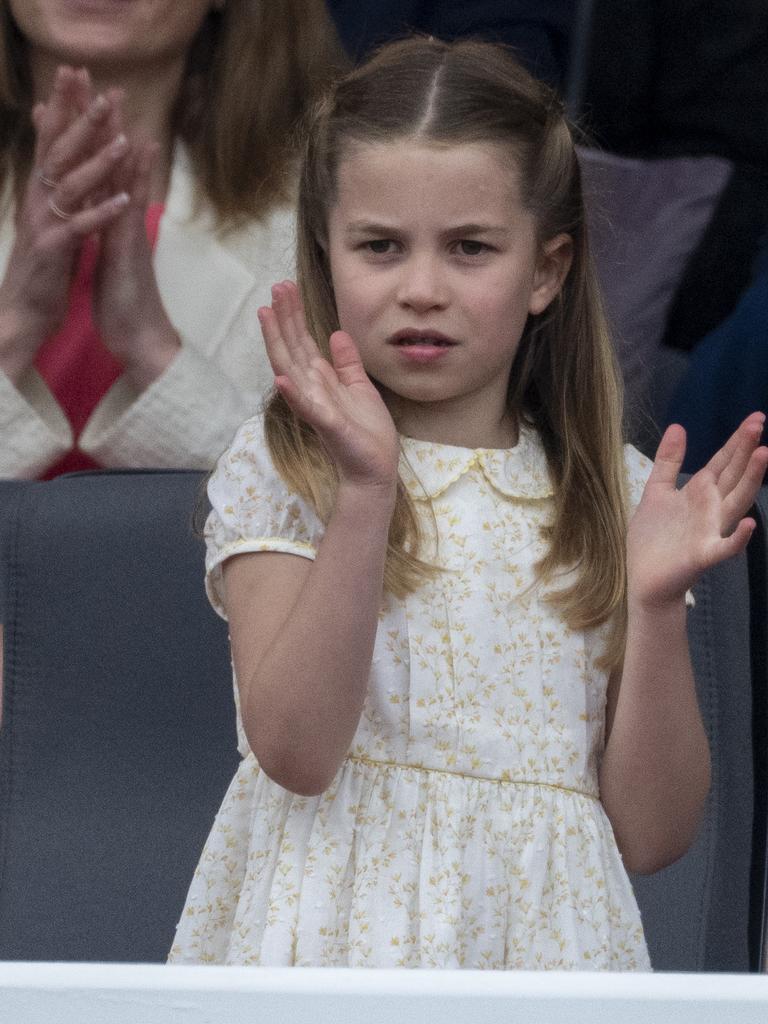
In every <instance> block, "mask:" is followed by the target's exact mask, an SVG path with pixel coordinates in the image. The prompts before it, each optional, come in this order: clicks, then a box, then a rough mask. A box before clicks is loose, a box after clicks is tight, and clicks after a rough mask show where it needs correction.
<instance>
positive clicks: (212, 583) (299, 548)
mask: <svg viewBox="0 0 768 1024" xmlns="http://www.w3.org/2000/svg"><path fill="white" fill-rule="evenodd" d="M208 498H209V500H210V503H211V511H210V513H209V515H208V519H207V521H206V524H205V544H206V555H205V570H206V577H205V586H206V592H207V594H208V598H209V600H210V602H211V604H212V605H213V607H214V609H215V610H216V612H217V613H218V614H219V615H220V616H221V617H222V618H224V619H226V617H227V615H226V611H225V599H224V598H225V595H224V580H223V574H222V565H223V563H224V562H225V561H226V559H227V558H230V557H231V556H232V555H239V554H243V553H245V552H253V551H281V552H284V553H286V554H291V555H299V556H300V557H302V558H310V559H314V557H315V553H316V551H317V546H318V544H319V542H320V539H321V538H322V535H323V530H324V527H323V524H322V522H321V521H320V519H319V518H318V516H317V514H316V513H315V511H314V509H313V508H312V507H311V506H310V505H309V504H308V503H307V502H306V501H304V499H303V498H301V497H299V496H298V495H297V494H294V493H293V492H291V491H290V490H289V489H288V487H287V486H286V485H285V483H284V482H283V480H282V478H281V477H280V475H279V474H278V472H277V470H276V469H275V467H274V465H273V463H272V460H271V458H270V454H269V449H268V448H267V444H266V440H265V436H264V423H263V419H262V417H261V416H257V417H252V418H251V419H248V420H246V421H245V423H243V425H242V426H241V427H240V429H239V430H238V432H237V434H236V435H235V439H234V441H233V442H232V445H231V447H230V448H229V449H228V451H226V452H225V453H224V455H222V456H221V458H220V459H219V461H218V463H217V465H216V469H215V470H214V472H213V474H212V475H211V477H210V479H209V481H208Z"/></svg>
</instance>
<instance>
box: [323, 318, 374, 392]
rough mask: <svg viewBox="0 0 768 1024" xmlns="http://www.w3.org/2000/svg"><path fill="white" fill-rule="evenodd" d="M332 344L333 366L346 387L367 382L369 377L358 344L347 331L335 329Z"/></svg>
mask: <svg viewBox="0 0 768 1024" xmlns="http://www.w3.org/2000/svg"><path fill="white" fill-rule="evenodd" d="M330 345H331V359H332V361H333V368H334V369H335V371H336V374H337V376H338V378H339V380H340V381H341V383H342V384H343V385H344V386H345V387H349V386H350V385H351V384H362V383H367V382H368V380H369V377H368V374H367V373H366V372H365V368H364V367H363V363H362V360H361V359H360V353H359V352H358V349H357V345H356V344H355V343H354V341H353V340H352V338H351V337H350V336H349V335H348V334H347V333H346V331H334V333H333V334H332V335H331V339H330Z"/></svg>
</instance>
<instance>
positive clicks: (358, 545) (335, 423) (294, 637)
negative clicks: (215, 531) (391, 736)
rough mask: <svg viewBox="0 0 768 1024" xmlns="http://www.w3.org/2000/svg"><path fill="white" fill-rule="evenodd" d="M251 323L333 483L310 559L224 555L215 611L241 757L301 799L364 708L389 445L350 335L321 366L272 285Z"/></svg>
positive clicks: (320, 778)
mask: <svg viewBox="0 0 768 1024" xmlns="http://www.w3.org/2000/svg"><path fill="white" fill-rule="evenodd" d="M260 320H261V324H262V330H263V332H264V339H265V343H266V345H267V350H268V352H269V356H270V361H271V362H272V366H273V368H274V370H275V384H276V386H277V387H278V389H279V390H280V392H281V393H282V395H283V396H284V397H285V399H286V400H287V401H288V403H289V404H290V405H291V407H292V408H293V410H294V411H295V412H296V413H297V415H299V416H300V417H301V418H303V419H304V420H306V421H307V422H309V423H310V424H311V425H312V426H313V427H314V428H315V429H316V430H317V432H318V433H319V434H320V436H321V438H322V440H323V442H324V444H325V446H326V449H327V451H328V453H329V455H330V456H331V458H332V459H333V461H334V463H335V465H336V469H337V472H338V475H339V487H338V493H337V497H336V501H335V505H334V509H333V512H332V514H331V516H330V519H329V522H328V524H327V528H326V530H325V534H324V536H323V539H322V541H321V543H320V545H319V548H318V551H317V556H316V558H315V560H314V561H313V562H307V561H306V560H305V559H303V558H297V557H296V556H292V555H285V554H276V553H259V554H243V555H238V556H236V557H234V558H232V559H230V560H229V561H228V562H227V563H226V564H225V568H224V578H225V592H226V609H227V615H228V618H229V621H230V635H231V640H232V652H233V658H234V664H235V673H236V675H237V679H238V685H239V690H240V697H241V713H242V718H243V725H244V728H245V732H246V735H247V737H248V741H249V744H250V746H251V749H252V750H253V752H254V754H255V755H256V757H257V759H258V761H259V764H260V765H261V767H262V768H263V769H264V771H265V772H266V773H267V774H268V775H269V776H270V777H271V778H272V779H274V780H275V781H276V782H278V783H279V784H280V785H282V786H284V787H285V788H286V789H290V790H292V791H293V792H296V793H300V794H304V795H314V794H318V793H321V792H322V791H323V790H324V789H325V788H327V786H328V785H329V784H330V783H331V781H332V780H333V778H334V776H335V774H336V772H337V771H338V768H339V766H340V764H341V762H342V760H343V758H344V756H345V755H346V753H347V751H348V749H349V746H350V743H351V741H352V738H353V736H354V733H355V730H356V728H357V724H358V721H359V718H360V714H361V711H362V707H363V701H364V699H365V694H366V687H367V684H368V676H369V673H370V665H371V657H372V652H373V644H374V639H375V636H376V627H377V623H378V614H379V609H380V607H381V599H382V581H383V573H384V559H385V555H386V550H387V537H388V532H389V522H390V518H391V515H392V509H393V507H394V500H395V492H396V485H397V462H398V452H399V442H398V437H397V432H396V430H395V427H394V424H393V422H392V419H391V417H390V415H389V413H388V411H387V409H386V406H385V405H384V403H383V401H382V400H381V397H380V395H379V393H378V391H377V390H376V388H375V387H374V386H373V384H372V383H371V382H370V380H369V379H368V377H367V375H366V373H365V371H364V369H363V367H362V364H361V363H360V359H359V356H358V353H357V350H356V348H355V346H354V344H353V342H352V340H351V338H349V336H348V335H345V334H343V333H341V332H338V333H337V334H335V335H333V337H332V339H331V351H332V359H333V365H331V363H329V362H327V361H326V360H325V359H323V358H322V357H321V356H320V354H319V353H318V351H317V348H316V346H315V343H314V341H313V340H312V339H311V337H310V336H309V334H308V333H307V329H306V326H305V324H304V318H303V313H302V311H301V307H300V304H299V300H298V293H297V290H296V287H295V286H294V285H292V284H289V283H284V284H282V285H277V286H276V287H275V288H274V289H273V305H272V307H271V308H270V309H263V310H261V311H260Z"/></svg>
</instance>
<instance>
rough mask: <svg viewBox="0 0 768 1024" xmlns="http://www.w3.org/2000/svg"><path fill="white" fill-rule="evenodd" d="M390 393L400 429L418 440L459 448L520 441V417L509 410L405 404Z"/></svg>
mask: <svg viewBox="0 0 768 1024" xmlns="http://www.w3.org/2000/svg"><path fill="white" fill-rule="evenodd" d="M386 397H387V406H388V408H389V410H390V412H391V414H392V418H393V419H394V421H395V425H396V426H397V429H398V431H399V432H400V433H401V434H404V435H405V436H406V437H412V438H414V439H415V440H417V441H431V442H432V443H433V444H447V445H454V446H455V447H457V448H512V447H514V446H515V445H516V444H517V438H518V429H517V420H516V418H515V417H514V416H511V415H510V414H509V413H508V412H507V411H506V410H503V411H502V412H501V413H500V414H496V415H493V414H491V415H489V414H485V415H479V414H478V410H477V408H476V407H475V406H474V405H472V406H471V407H468V408H466V409H464V408H461V407H460V405H461V403H458V402H450V403H448V402H436V403H434V404H426V403H425V404H419V405H416V404H411V403H408V406H407V408H405V407H403V406H402V405H401V404H400V403H399V401H398V399H397V397H396V396H391V395H388V396H386Z"/></svg>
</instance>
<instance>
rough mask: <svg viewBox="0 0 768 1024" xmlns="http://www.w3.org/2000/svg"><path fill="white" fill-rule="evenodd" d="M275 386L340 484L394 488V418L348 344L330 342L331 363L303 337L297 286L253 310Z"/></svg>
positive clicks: (338, 338)
mask: <svg viewBox="0 0 768 1024" xmlns="http://www.w3.org/2000/svg"><path fill="white" fill-rule="evenodd" d="M259 322H260V324H261V329H262V333H263V335H264V343H265V345H266V348H267V354H268V355H269V360H270V362H271V364H272V369H273V370H274V373H275V386H276V387H277V389H278V391H279V392H280V394H281V395H282V396H283V397H284V398H285V400H286V402H287V403H288V404H289V405H290V407H291V409H293V411H294V412H295V413H296V415H297V416H299V417H300V418H301V419H302V420H305V421H306V422H307V423H309V424H310V426H312V427H314V429H315V430H316V431H317V433H318V434H319V436H320V437H321V439H322V441H323V443H324V444H325V447H326V449H327V450H328V453H329V455H330V456H331V458H332V459H333V460H334V462H335V464H336V468H337V470H338V473H339V479H340V481H341V482H342V483H351V484H363V485H370V484H373V485H379V486H382V485H383V486H386V487H392V486H394V484H395V482H396V480H397V463H398V454H399V439H398V436H397V430H396V429H395V425H394V423H393V421H392V417H391V416H390V414H389V411H388V409H387V407H386V405H385V404H384V401H383V399H382V397H381V395H380V394H379V392H378V390H377V389H376V387H375V386H374V384H373V383H372V382H371V380H370V378H369V377H368V375H367V374H366V372H365V369H364V368H363V364H362V363H361V361H360V355H359V353H358V351H357V347H356V346H355V343H354V342H353V340H352V338H350V336H349V335H348V334H346V333H345V332H344V331H336V332H335V333H334V334H332V335H331V339H330V345H331V362H328V360H327V359H325V358H323V356H322V355H321V354H320V352H319V350H318V348H317V345H316V343H315V341H314V339H313V338H312V336H311V335H310V333H309V330H308V329H307V325H306V321H305V319H304V311H303V308H302V305H301V300H300V298H299V291H298V288H297V287H296V285H295V284H293V283H292V282H290V281H284V282H282V284H278V285H275V286H274V287H273V289H272V306H271V307H269V306H266V307H263V308H262V309H260V310H259Z"/></svg>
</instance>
